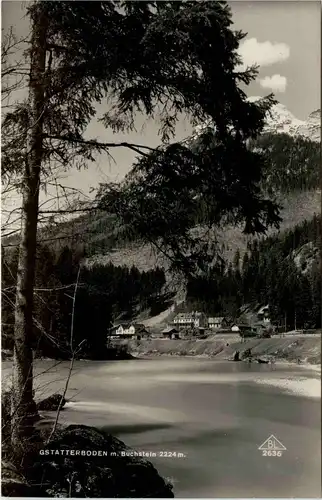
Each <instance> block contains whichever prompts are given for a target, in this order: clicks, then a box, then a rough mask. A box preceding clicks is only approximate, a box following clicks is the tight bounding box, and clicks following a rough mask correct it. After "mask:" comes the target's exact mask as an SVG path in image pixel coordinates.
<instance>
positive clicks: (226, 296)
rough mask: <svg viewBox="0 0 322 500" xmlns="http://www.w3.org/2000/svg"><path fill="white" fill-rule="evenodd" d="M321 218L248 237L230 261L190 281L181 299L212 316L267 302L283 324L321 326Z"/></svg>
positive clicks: (273, 318) (308, 326)
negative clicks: (276, 232)
mask: <svg viewBox="0 0 322 500" xmlns="http://www.w3.org/2000/svg"><path fill="white" fill-rule="evenodd" d="M320 241H321V217H320V216H316V215H315V216H314V217H313V218H312V220H310V221H305V222H304V223H303V224H301V225H299V226H296V227H295V228H294V229H292V230H289V231H287V232H286V233H284V234H283V235H275V236H270V237H268V238H265V239H264V238H263V239H261V240H254V241H253V242H252V243H250V244H249V245H248V248H247V251H246V252H245V253H244V255H243V257H241V255H240V252H239V251H237V252H236V255H235V258H234V262H232V263H230V264H229V265H228V266H225V265H221V266H220V265H219V266H217V267H216V268H215V269H213V271H212V273H211V274H210V275H209V277H207V278H206V279H205V278H199V279H194V280H190V282H189V283H188V288H187V303H188V306H189V307H190V308H192V309H198V310H202V311H204V312H207V313H208V314H213V315H215V314H216V315H220V316H221V315H227V316H230V317H235V318H236V317H238V315H239V314H240V308H241V306H243V305H245V304H249V305H250V306H252V305H253V306H255V305H259V304H261V305H264V304H269V305H270V309H271V315H272V320H273V322H274V323H275V324H276V325H285V324H286V325H287V327H288V328H294V327H297V328H320V327H321V290H322V288H321V287H322V282H321V269H320V262H319V257H320V255H319V248H320Z"/></svg>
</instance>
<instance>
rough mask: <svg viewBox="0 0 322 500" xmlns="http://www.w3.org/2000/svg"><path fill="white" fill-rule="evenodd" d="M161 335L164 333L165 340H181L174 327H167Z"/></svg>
mask: <svg viewBox="0 0 322 500" xmlns="http://www.w3.org/2000/svg"><path fill="white" fill-rule="evenodd" d="M161 333H162V336H163V338H168V339H178V338H179V332H178V330H177V329H176V328H174V327H173V326H167V327H166V328H165V329H164V330H162V332H161Z"/></svg>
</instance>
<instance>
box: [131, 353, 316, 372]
mask: <svg viewBox="0 0 322 500" xmlns="http://www.w3.org/2000/svg"><path fill="white" fill-rule="evenodd" d="M131 354H132V355H133V357H134V359H142V358H151V359H158V358H178V359H180V358H191V359H193V358H196V359H209V360H211V361H216V362H217V363H220V362H221V363H223V362H227V361H229V362H235V363H245V361H243V360H240V361H233V360H232V359H229V358H221V359H219V358H218V356H217V355H211V354H184V355H183V354H168V353H161V352H158V353H153V354H151V353H142V352H139V351H137V352H136V351H132V352H131ZM262 356H265V355H262ZM259 357H260V356H259ZM253 363H254V364H258V363H256V361H254V362H253ZM268 364H269V365H271V364H274V365H276V366H281V367H282V366H285V367H287V366H289V367H291V366H292V367H293V366H298V367H299V368H303V369H311V370H313V371H315V372H317V373H321V363H307V362H304V361H301V363H300V364H298V363H297V362H296V361H285V360H284V359H283V358H276V359H275V360H274V363H268Z"/></svg>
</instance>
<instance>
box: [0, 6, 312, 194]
mask: <svg viewBox="0 0 322 500" xmlns="http://www.w3.org/2000/svg"><path fill="white" fill-rule="evenodd" d="M25 4H26V2H20V1H3V2H2V28H3V29H4V30H6V29H8V27H9V26H11V25H13V26H14V27H15V30H16V32H17V35H24V34H25V33H26V32H27V30H28V22H27V20H26V19H23V16H24V9H25ZM229 4H230V6H231V9H232V13H233V21H234V25H233V28H235V29H241V30H242V31H244V32H246V33H247V37H246V38H245V39H244V41H243V42H242V44H241V46H240V48H239V51H240V55H241V56H242V58H243V61H244V65H250V64H259V65H260V72H259V75H258V78H257V80H256V81H255V82H253V83H252V84H251V85H250V86H249V87H248V90H247V94H248V95H249V96H252V95H256V96H264V95H267V94H268V93H271V92H273V93H275V97H276V98H277V100H279V101H280V102H281V103H282V104H285V106H286V107H287V108H288V109H289V110H290V111H291V112H292V113H293V114H294V115H295V116H296V117H297V118H300V119H306V118H307V117H308V115H309V114H310V113H311V112H312V111H314V110H316V109H318V108H320V93H321V91H320V78H321V70H320V61H321V51H320V41H321V34H320V30H321V14H320V9H321V7H320V1H319V0H314V1H311V0H298V1H293V0H275V1H265V0H252V1H243V0H234V1H231V2H229ZM101 111H102V113H103V112H104V109H103V106H102V109H101ZM190 132H191V128H190V125H189V124H188V123H187V122H186V121H185V120H184V119H182V120H181V121H180V123H179V124H178V126H177V136H176V138H177V139H178V140H180V139H182V138H184V137H186V136H187V135H189V134H190ZM87 137H91V138H96V139H97V140H100V141H111V140H113V141H117V142H118V141H122V140H127V141H128V142H133V143H135V142H136V143H139V144H146V145H148V146H152V147H153V146H157V145H158V144H159V138H158V125H157V123H156V122H154V121H149V122H148V123H146V122H145V119H144V118H143V117H142V116H139V117H138V121H137V131H136V132H133V133H131V134H126V135H123V134H114V136H113V137H111V132H110V131H109V130H106V129H105V128H104V127H103V126H102V125H99V124H97V123H96V122H93V123H91V124H90V125H89V128H88V131H87ZM112 154H113V157H114V160H115V161H114V162H108V161H107V159H106V157H105V156H100V157H99V158H98V159H97V162H96V163H95V164H90V165H89V167H88V169H87V170H85V171H83V172H72V173H71V174H69V175H65V178H64V179H63V182H64V183H65V184H66V185H69V186H73V187H78V188H80V189H82V190H83V191H84V192H85V193H88V192H89V189H90V187H96V186H97V185H98V183H99V182H106V181H108V180H121V179H122V177H123V176H124V175H125V174H126V173H127V172H128V171H129V169H130V167H131V164H132V162H133V160H134V158H135V153H133V152H131V151H130V150H127V149H124V148H120V149H118V150H117V151H113V152H112Z"/></svg>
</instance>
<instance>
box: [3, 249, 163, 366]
mask: <svg viewBox="0 0 322 500" xmlns="http://www.w3.org/2000/svg"><path fill="white" fill-rule="evenodd" d="M82 258H83V255H82V254H81V253H77V252H75V251H73V250H71V249H70V248H68V247H67V246H66V247H65V248H63V249H62V251H61V252H60V253H59V255H58V256H55V254H54V253H53V252H52V250H50V249H49V248H48V247H38V252H37V270H36V287H35V297H34V302H35V314H34V325H35V329H34V341H33V346H34V349H35V351H36V352H37V353H38V354H39V355H42V356H48V357H67V358H68V357H70V355H71V345H70V333H71V323H72V312H73V307H72V306H73V296H74V291H75V284H76V281H77V275H78V271H79V269H80V273H79V281H78V286H77V293H76V299H75V309H74V327H73V332H74V338H73V346H74V347H76V346H77V345H79V344H80V343H81V342H82V341H83V340H85V341H86V342H84V343H83V344H82V345H83V348H82V351H81V353H80V355H82V356H83V357H84V356H88V357H90V358H97V357H104V353H105V350H106V339H107V331H108V328H109V327H111V325H112V324H113V323H114V321H116V320H121V319H122V320H127V319H128V320H131V319H132V317H133V316H135V315H136V314H138V313H139V312H140V310H144V309H149V310H151V311H152V313H154V314H157V313H158V312H159V310H158V307H161V309H162V306H163V300H164V299H165V297H164V294H162V288H163V286H164V284H165V275H164V271H163V270H162V269H159V268H157V269H154V270H151V271H148V272H143V273H140V272H139V271H138V269H137V268H135V267H132V268H131V269H128V268H126V267H115V266H113V265H112V264H110V265H107V266H101V265H93V266H91V267H83V266H81V261H82ZM80 266H81V267H80ZM16 272H17V252H14V253H12V252H11V253H10V257H9V254H8V255H7V256H6V255H3V258H2V291H3V300H2V327H3V329H2V346H3V348H8V349H11V348H12V334H13V323H14V317H13V312H14V300H15V299H14V298H15V276H16Z"/></svg>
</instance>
